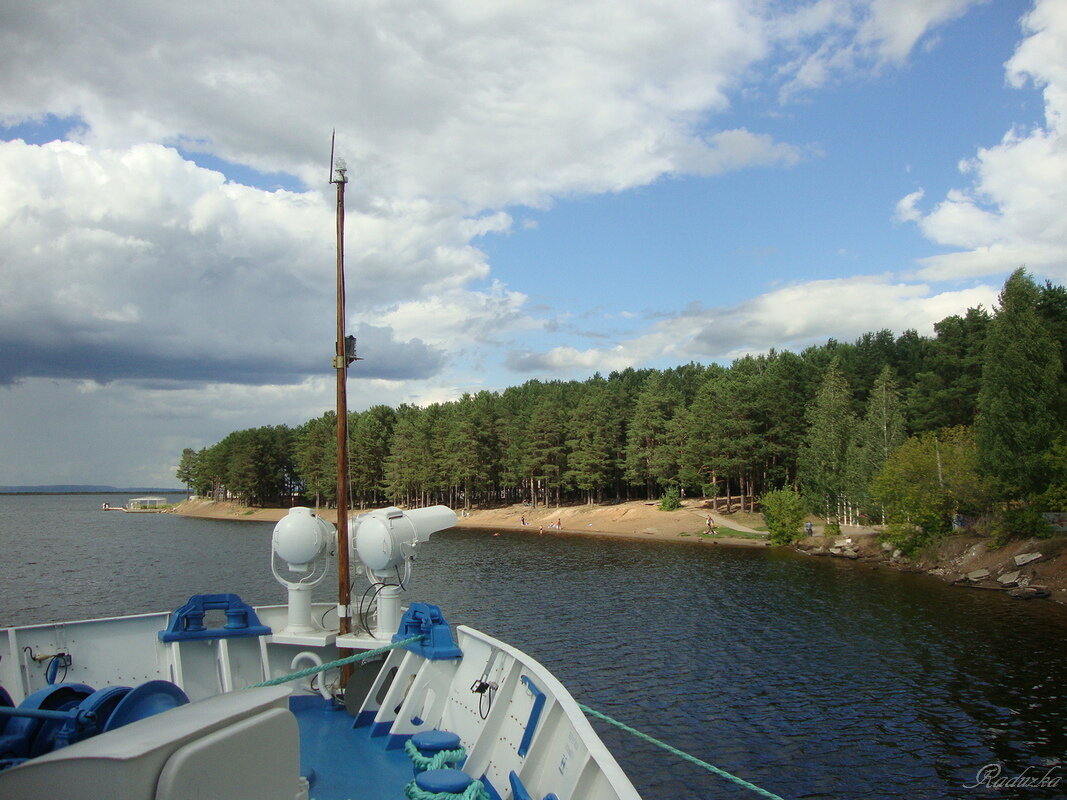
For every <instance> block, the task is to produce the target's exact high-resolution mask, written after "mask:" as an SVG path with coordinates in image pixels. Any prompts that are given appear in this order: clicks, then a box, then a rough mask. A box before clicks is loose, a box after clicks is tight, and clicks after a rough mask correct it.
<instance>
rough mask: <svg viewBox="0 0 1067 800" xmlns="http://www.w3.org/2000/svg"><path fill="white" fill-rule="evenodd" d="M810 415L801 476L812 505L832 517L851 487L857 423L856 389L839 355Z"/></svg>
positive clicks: (798, 470)
mask: <svg viewBox="0 0 1067 800" xmlns="http://www.w3.org/2000/svg"><path fill="white" fill-rule="evenodd" d="M807 419H808V435H807V438H806V439H805V441H804V445H803V446H802V447H801V450H800V456H799V460H798V464H797V476H798V478H799V479H800V483H801V486H802V487H803V489H804V494H805V495H806V496H807V497H809V498H810V500H811V503H812V505H813V506H814V507H815V508H816V509H818V511H819V513H820V514H822V516H823V517H827V518H829V517H830V516H832V515H833V514H834V511H835V509H836V507H837V504H838V500H839V499H840V498H841V497H842V496H844V494H845V491H846V489H847V488H848V469H847V465H848V456H849V445H850V442H851V441H852V433H853V428H854V427H855V425H856V418H855V415H854V414H853V413H852V392H851V391H850V389H849V386H848V383H847V382H846V380H845V377H844V374H843V373H842V371H841V367H840V364H839V362H838V361H837V359H834V360H833V361H832V362H831V363H830V366H829V368H828V369H827V370H826V374H825V375H824V376H823V380H822V384H821V385H820V387H819V391H818V393H817V394H816V395H815V399H814V400H813V401H812V403H811V405H810V406H808V412H807Z"/></svg>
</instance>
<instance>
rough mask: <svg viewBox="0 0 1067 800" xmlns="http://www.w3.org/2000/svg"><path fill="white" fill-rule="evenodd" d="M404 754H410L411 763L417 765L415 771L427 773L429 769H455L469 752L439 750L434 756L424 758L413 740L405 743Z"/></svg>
mask: <svg viewBox="0 0 1067 800" xmlns="http://www.w3.org/2000/svg"><path fill="white" fill-rule="evenodd" d="M404 752H405V753H407V754H408V758H410V759H411V763H412V764H414V765H415V769H416V770H418V771H419V772H425V771H426V770H429V769H444V768H445V767H455V765H456V764H458V763H459V762H460V761H462V760H463V759H464V758H466V757H467V751H466V749H464V748H463V747H458V748H456V749H455V750H438V751H437V752H436V753H434V754H433V755H432V756H424V755H423V754H422V753H420V752H419V748H417V747H416V746H415V742H413V741H412V740H411V739H408V740H407V741H406V742H404Z"/></svg>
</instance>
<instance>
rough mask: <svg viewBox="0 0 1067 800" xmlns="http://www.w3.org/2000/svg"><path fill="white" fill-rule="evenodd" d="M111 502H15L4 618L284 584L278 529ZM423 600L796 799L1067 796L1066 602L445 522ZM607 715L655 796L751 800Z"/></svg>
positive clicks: (118, 609)
mask: <svg viewBox="0 0 1067 800" xmlns="http://www.w3.org/2000/svg"><path fill="white" fill-rule="evenodd" d="M104 499H106V498H104ZM111 501H112V502H114V498H112V499H111ZM101 502H102V499H101V498H94V497H60V498H26V497H17V498H11V497H0V546H2V547H3V553H4V561H5V564H6V565H7V569H6V570H5V573H6V575H5V578H4V581H3V584H2V585H0V624H12V623H15V622H18V623H22V622H30V621H45V620H48V619H64V618H72V617H85V616H100V615H108V614H121V613H132V612H137V611H154V610H160V609H161V608H162V609H166V608H172V607H175V606H177V605H179V604H181V603H182V602H184V600H185V599H186V598H187V597H188V596H189V595H190V594H192V593H194V592H219V591H237V592H239V593H240V594H242V596H244V597H245V599H247V600H249V601H251V602H256V603H262V602H281V601H282V599H283V598H284V591H283V590H282V588H281V587H280V586H278V585H277V584H276V583H275V582H274V580H273V578H272V577H271V575H270V570H269V565H268V557H269V541H270V532H271V529H272V526H271V525H270V524H269V523H250V522H215V521H209V520H194V519H183V518H180V517H173V516H168V515H144V516H142V515H128V514H117V513H103V512H99V511H98V510H97V509H99V508H100V503H101ZM335 584H336V578H334V577H331V578H330V579H327V580H326V581H324V582H323V584H320V586H319V587H317V590H316V599H323V600H328V599H330V596H331V592H332V591H333V587H334V586H335ZM362 588H363V584H362V583H361V582H359V581H357V585H356V596H357V597H358V594H359V593H360V592H361V591H362ZM408 598H409V599H411V600H415V599H420V600H421V599H425V600H430V601H432V602H437V603H438V604H439V605H441V606H442V607H443V608H444V610H445V613H446V615H447V617H448V619H449V620H450V621H452V622H461V623H466V624H470V625H472V626H474V627H477V628H480V629H482V630H485V631H486V632H488V633H491V634H493V635H496V636H499V637H500V638H503V639H505V640H507V641H510V642H512V643H513V644H515V645H517V646H519V647H521V648H523V649H525V650H527V651H528V652H530V653H531V654H532V655H534V656H535V657H536V658H538V659H539V660H541V661H542V662H543V663H544V664H545V665H546V666H547V667H548V668H549V669H551V670H552V671H553V672H554V673H555V674H556V675H557V676H558V677H559V678H560V679H561V680H562V681H563V682H564V684H566V685H567V687H568V688H569V689H570V690H571V692H572V693H573V694H574V695H575V696H576V697H577V698H578V699H579V700H580V701H581V702H584V703H586V704H588V705H590V706H592V707H594V708H597V709H598V710H600V711H603V712H604V713H607V714H609V715H611V716H614V717H616V718H618V719H620V720H623V721H625V722H627V723H629V724H631V725H633V726H634V727H637V728H639V729H642V730H644V731H646V732H648V733H650V734H652V735H654V736H657V737H658V738H661V739H664V740H666V741H668V742H670V743H671V744H673V745H675V746H676V747H679V748H681V749H682V750H685V751H687V752H690V753H692V754H694V755H696V756H697V757H699V758H702V759H704V760H706V761H709V762H711V763H713V764H716V765H717V766H720V767H722V768H724V769H727V770H729V771H731V772H734V773H736V774H738V775H740V776H742V777H744V778H746V779H748V780H751V781H752V782H754V783H756V784H758V785H760V786H763V787H765V788H766V789H768V790H770V791H774V792H776V793H778V794H780V795H782V796H783V797H787V798H823V797H825V798H836V797H870V798H905V797H906V798H909V800H912V799H913V798H937V797H950V798H977V797H1005V796H1015V797H1063V796H1067V765H1064V763H1063V758H1064V753H1065V752H1067V737H1065V734H1064V730H1065V723H1067V700H1065V697H1064V693H1065V691H1067V689H1065V688H1064V687H1067V663H1065V662H1064V659H1063V658H1062V655H1061V649H1062V642H1063V641H1064V637H1065V634H1067V610H1065V609H1063V608H1062V607H1059V606H1054V605H1052V604H1049V603H1041V602H1036V601H1035V602H1029V603H1024V602H1019V601H1013V600H1010V599H1008V598H1006V597H1004V596H1002V595H997V594H993V593H988V592H967V591H963V590H959V589H953V588H951V587H947V586H945V585H943V584H941V583H939V582H937V581H935V580H932V579H928V578H926V577H924V576H916V575H907V574H900V573H893V572H888V571H881V570H871V569H868V568H866V567H864V566H862V565H857V564H854V563H851V562H850V563H843V562H839V561H831V560H826V559H813V558H806V557H803V556H799V555H796V554H793V553H790V552H779V551H767V550H762V549H753V550H750V549H733V548H726V547H709V546H706V545H698V544H695V543H678V544H669V545H665V544H654V543H647V542H631V541H622V540H610V541H604V540H597V539H594V538H582V537H565V536H552V535H545V536H537V535H530V534H526V533H503V534H501V535H500V536H490V535H488V534H486V533H484V532H473V531H449V532H446V533H441V534H435V535H434V537H433V538H432V539H431V541H430V542H429V543H428V544H427V545H425V546H424V547H423V549H421V550H420V553H419V559H418V562H417V563H416V566H415V578H414V580H413V585H412V587H411V588H410V590H409V592H408ZM595 726H596V728H597V729H598V731H599V732H600V733H601V735H602V737H603V738H604V740H605V742H606V743H607V744H608V746H609V747H610V748H611V749H612V751H613V752H614V753H615V754H616V757H617V758H618V759H619V761H620V762H621V763H622V765H623V767H624V768H625V769H626V770H627V772H628V773H629V774H630V776H631V778H632V779H633V781H634V783H635V784H636V785H637V787H638V789H639V790H640V791H641V793H642V794H643V795H644V796H645V797H646V798H648V800H652V798H660V797H671V798H693V800H695V799H696V798H702V799H704V798H712V797H752V796H753V795H751V794H750V793H748V792H746V791H744V790H742V789H739V788H737V787H734V786H733V785H732V784H728V783H726V782H724V781H722V780H721V779H718V778H715V777H714V776H710V775H708V774H707V773H705V772H704V771H702V770H701V769H699V768H698V767H696V766H693V765H691V764H688V763H686V762H684V761H678V760H676V759H675V758H674V757H672V756H669V755H668V754H666V753H662V752H660V751H658V750H655V749H654V748H652V747H651V746H650V745H648V744H646V743H644V742H642V741H640V740H637V739H634V738H632V737H630V736H629V735H627V734H625V733H622V732H619V731H617V730H615V729H613V728H611V727H609V726H606V725H604V724H602V723H600V722H596V723H595ZM986 764H997V765H1000V769H1001V775H1002V776H1005V777H1006V776H1011V775H1018V774H1022V773H1023V772H1024V770H1026V769H1027V768H1028V767H1029V768H1030V772H1029V773H1028V774H1031V775H1032V774H1035V770H1037V769H1040V771H1041V774H1043V773H1044V772H1045V771H1047V770H1048V769H1049V768H1050V767H1051V768H1052V769H1053V772H1052V773H1051V774H1052V775H1053V776H1054V777H1055V776H1057V775H1058V776H1060V777H1062V779H1063V780H1062V781H1061V784H1062V786H1058V787H1055V788H1048V789H1044V790H1037V789H1035V790H1026V791H1019V790H1016V791H1017V793H1016V794H1011V792H1008V793H1005V792H1004V791H996V790H994V789H990V788H988V787H984V786H978V787H974V786H973V785H974V783H975V782H976V774H977V772H978V770H979V769H980V768H981V767H982V766H983V765H986Z"/></svg>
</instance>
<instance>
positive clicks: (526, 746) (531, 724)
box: [516, 675, 545, 756]
mask: <svg viewBox="0 0 1067 800" xmlns="http://www.w3.org/2000/svg"><path fill="white" fill-rule="evenodd" d="M522 682H523V683H525V684H526V688H528V689H529V690H530V693H531V694H532V695H533V697H534V702H533V708H531V709H530V719H529V720H527V722H526V730H525V731H523V732H522V741H521V742H519V749H518V750H517V751H516V752H517V753H518V755H520V756H525V755H526V753H527V752H529V750H530V742H532V741H533V737H534V731H536V730H537V723H538V722H539V721H540V719H541V712H542V711H543V710H544V707H545V693H544V692H542V691H541V690H540V689H538V688H537V684H536V683H534V682H533V681H532V680H530V677H529V676H528V675H523V676H522Z"/></svg>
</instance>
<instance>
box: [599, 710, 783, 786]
mask: <svg viewBox="0 0 1067 800" xmlns="http://www.w3.org/2000/svg"><path fill="white" fill-rule="evenodd" d="M578 708H580V709H582V711H584V712H585V713H586V714H589V715H591V716H594V717H597V718H598V719H602V720H604V721H605V722H610V723H611V724H612V725H614V726H616V727H617V728H622V730H624V731H626V732H627V733H632V734H633V735H634V736H636V737H637V738H638V739H644V740H645V741H646V742H650V743H651V744H654V745H656V747H662V748H663V749H664V750H666V751H667V752H668V753H674V754H675V755H676V756H678V757H679V758H684V759H685V760H686V761H688V762H690V763H692V764H696V765H697V766H698V767H703V768H704V769H706V770H707V771H708V772H712V773H714V774H716V775H718V776H719V777H720V778H726V780H728V781H733V782H734V783H736V784H737V785H738V786H744V787H745V788H746V789H748V790H750V791H753V792H755V793H756V794H758V795H760V796H762V797H766V798H769V800H783V798H782V797H780V796H779V795H776V794H775V793H774V792H768V791H767V790H766V789H761V788H760V787H759V786H756V784H754V783H749V782H748V781H746V780H745V779H744V778H738V777H737V776H736V775H731V774H730V773H729V772H727V771H726V770H724V769H719V768H718V767H716V766H715V765H714V764H709V763H708V762H707V761H701V760H700V759H699V758H697V757H696V756H691V755H689V753H684V752H682V751H681V750H679V749H678V748H677V747H672V746H671V745H669V744H667V743H666V742H661V741H660V740H659V739H656V738H654V737H652V736H649V735H648V734H647V733H642V732H641V731H639V730H637V729H636V728H631V727H630V726H629V725H627V724H626V723H625V722H619V721H618V720H617V719H612V718H611V717H609V716H608V715H607V714H601V713H600V712H599V711H594V710H593V709H591V708H590V707H589V706H583V705H582V704H581V703H579V704H578Z"/></svg>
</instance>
